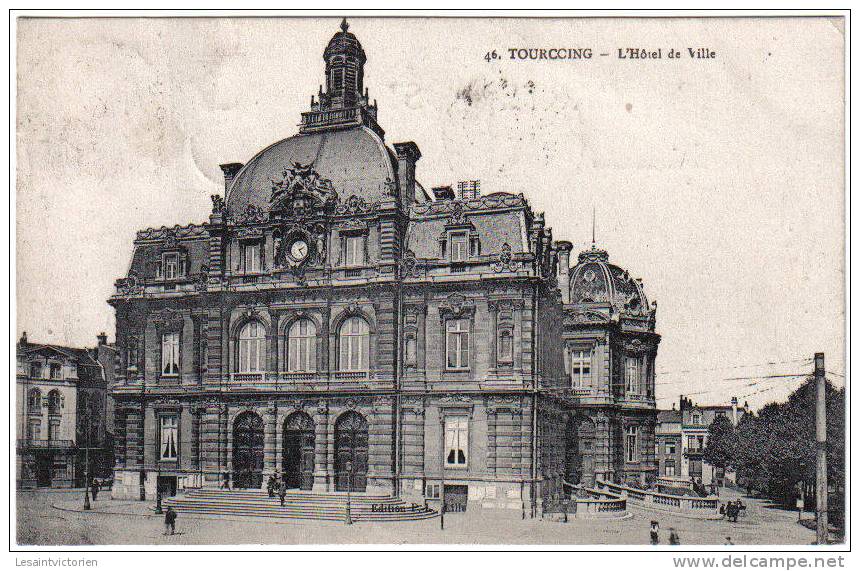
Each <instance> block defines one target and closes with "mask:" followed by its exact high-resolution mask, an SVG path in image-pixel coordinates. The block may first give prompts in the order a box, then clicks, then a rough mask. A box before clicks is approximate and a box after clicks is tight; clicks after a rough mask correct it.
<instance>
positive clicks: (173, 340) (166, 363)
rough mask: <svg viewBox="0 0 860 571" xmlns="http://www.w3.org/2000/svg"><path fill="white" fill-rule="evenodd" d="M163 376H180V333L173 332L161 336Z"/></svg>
mask: <svg viewBox="0 0 860 571" xmlns="http://www.w3.org/2000/svg"><path fill="white" fill-rule="evenodd" d="M161 374H162V375H178V374H179V332H178V331H173V332H171V333H165V334H163V335H162V336H161Z"/></svg>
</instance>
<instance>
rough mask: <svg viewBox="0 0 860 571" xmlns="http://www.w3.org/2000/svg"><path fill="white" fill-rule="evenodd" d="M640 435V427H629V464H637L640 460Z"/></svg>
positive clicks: (627, 452) (627, 447) (627, 453)
mask: <svg viewBox="0 0 860 571" xmlns="http://www.w3.org/2000/svg"><path fill="white" fill-rule="evenodd" d="M638 435H639V427H637V426H628V427H627V438H626V440H625V453H626V456H627V461H628V462H637V461H638V460H639V450H638V446H637V444H638V443H637V437H638Z"/></svg>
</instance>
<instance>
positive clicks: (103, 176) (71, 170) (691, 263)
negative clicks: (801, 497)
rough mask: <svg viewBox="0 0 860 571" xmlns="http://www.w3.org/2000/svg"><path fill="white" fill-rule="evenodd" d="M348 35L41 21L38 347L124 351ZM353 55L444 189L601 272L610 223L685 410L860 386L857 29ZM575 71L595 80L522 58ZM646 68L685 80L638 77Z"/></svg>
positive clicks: (463, 37)
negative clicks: (828, 385) (140, 233)
mask: <svg viewBox="0 0 860 571" xmlns="http://www.w3.org/2000/svg"><path fill="white" fill-rule="evenodd" d="M338 24H339V19H337V18H320V19H314V18H304V19H287V18H244V19H211V18H206V19H68V20H52V19H25V20H19V21H18V41H17V46H16V47H17V87H18V94H17V122H18V124H17V127H18V129H17V139H16V144H17V165H16V166H17V197H16V206H17V250H16V254H17V264H16V270H17V316H18V321H17V331H18V333H19V334H20V332H21V331H24V330H26V331H27V332H28V334H29V337H30V338H31V339H34V340H38V341H46V342H55V343H65V344H71V345H92V344H93V343H94V341H95V335H96V334H97V333H98V332H99V331H103V330H104V331H107V332H108V334H109V337H110V338H111V339H112V338H113V328H114V322H113V312H112V309H111V308H110V306H108V305H107V303H106V302H105V300H106V299H107V298H108V297H109V296H110V295H111V293H112V290H113V282H114V280H116V279H117V278H119V277H122V276H124V275H125V273H126V271H127V269H128V264H129V261H130V256H131V251H132V240H133V238H134V234H135V231H136V230H137V229H140V228H145V227H148V226H161V225H167V226H172V225H174V224H187V223H190V222H198V223H199V222H203V221H205V220H206V219H207V216H208V213H209V210H210V208H211V203H210V200H209V195H210V194H213V193H216V192H221V191H223V183H222V178H221V171H220V169H219V167H218V165H219V164H220V163H226V162H232V161H238V162H246V161H247V160H248V159H249V158H251V157H252V156H253V155H254V154H255V153H256V152H257V151H258V150H260V149H261V148H263V147H264V146H266V145H268V144H270V143H272V142H274V141H276V140H278V139H281V138H284V137H286V136H290V135H292V134H294V133H295V132H296V131H297V127H296V125H297V123H298V121H299V118H300V113H301V112H302V111H304V110H306V109H307V107H308V105H309V102H310V96H311V94H315V93H316V92H317V88H318V85H319V84H320V83H321V82H322V81H323V62H322V50H323V48H324V47H325V45H326V43H327V42H328V40H329V38H330V37H331V36H332V34H333V33H334V32H335V31H337V26H338ZM350 31H352V32H354V33H355V34H356V35H357V36H358V38H359V40H360V41H361V42H362V44H363V46H364V49H365V51H366V52H367V54H368V62H367V65H366V71H365V85H367V86H368V87H369V88H370V95H371V97H372V98H376V99H377V100H378V103H379V108H380V111H379V121H380V124H381V125H382V126H383V128H384V129H385V130H386V141H387V142H389V143H393V142H399V141H407V140H411V141H415V142H416V143H417V144H418V146H419V147H420V148H421V151H422V155H423V157H422V159H421V161H420V162H419V164H418V176H419V179H420V180H421V181H422V182H423V184H424V185H425V187H427V188H430V187H431V186H434V185H438V184H445V183H452V182H456V181H458V180H464V179H480V180H481V181H482V189H483V191H484V192H485V193H489V192H495V191H508V192H515V193H520V192H522V193H524V194H525V195H526V196H527V197H528V198H529V199H530V200H531V202H532V205H533V207H534V209H535V210H537V211H545V212H546V217H547V221H548V224H549V225H550V226H552V228H553V232H554V235H555V237H556V238H557V239H566V240H570V241H572V242H573V243H574V247H575V250H581V249H584V248H586V247H588V246H589V244H590V240H591V215H592V208H594V209H595V210H596V218H597V228H596V233H597V241H598V243H599V245H600V246H601V247H603V248H605V249H607V250H608V251H609V253H610V259H611V260H612V261H613V262H614V263H617V264H619V265H621V266H623V267H625V268H627V269H629V270H630V272H631V273H632V274H633V275H634V276H638V277H641V278H642V279H643V281H644V284H645V289H646V292H647V294H648V295H649V297H650V298H651V299H655V300H657V302H658V306H659V307H658V318H657V319H658V320H657V324H658V331H659V332H660V333H661V334H662V335H663V341H662V344H661V346H660V353H659V357H658V371H660V372H661V374H660V375H659V376H658V380H657V383H658V386H657V394H658V397H659V398H660V404H661V405H663V406H667V405H669V404H670V401H671V400H673V399H674V400H677V395H678V394H680V393H684V394H693V395H695V396H694V399H696V400H698V401H700V402H702V403H718V402H722V401H726V400H728V398H729V397H730V396H731V395H737V396H741V397H744V398H746V399H747V400H749V402H750V404H751V405H753V406H758V405H760V404H763V403H764V402H767V401H769V400H772V399H775V398H781V397H784V396H785V395H786V394H788V392H790V391H791V390H792V389H793V388H795V387H796V386H797V384H798V381H797V380H796V379H791V378H782V377H769V378H765V379H757V378H747V377H756V376H770V375H778V374H795V373H803V372H807V371H809V370H810V367H811V366H810V365H808V364H806V363H805V362H804V360H805V359H808V358H810V357H811V356H812V354H813V352H815V351H824V352H825V353H826V358H827V368H828V370H831V371H833V372H834V373H842V372H844V358H843V353H844V343H843V342H844V333H843V323H844V282H845V275H844V264H843V247H844V194H843V192H844V191H843V187H844V185H843V179H844V160H843V109H844V100H843V46H844V33H843V28H842V25H841V23H840V22H839V21H837V20H827V19H813V18H802V19H709V20H693V19H671V20H646V19H636V20H632V19H612V20H610V19H578V20H575V19H567V20H562V19H530V20H503V19H485V20H475V19H458V20H453V19H426V20H419V19H394V18H390V19H361V18H353V19H351V28H350ZM554 47H563V48H566V47H570V48H591V49H592V50H593V51H594V54H595V56H594V57H593V58H592V59H590V60H580V61H566V62H560V61H512V60H510V59H509V52H508V49H509V48H546V49H549V48H554ZM626 47H641V48H647V49H649V50H653V49H657V48H662V51H663V59H662V60H648V61H630V60H619V59H618V58H617V57H616V54H617V50H618V48H626ZM688 47H692V48H698V47H704V48H708V49H709V50H713V51H715V52H716V54H717V55H716V58H713V59H707V60H695V59H691V58H690V57H688V56H687V55H686V48H688ZM671 48H674V49H676V50H679V51H681V52H682V53H684V57H683V58H681V59H677V60H675V59H672V60H670V59H668V58H667V57H666V53H667V51H668V50H669V49H671ZM493 50H496V52H497V54H498V55H500V56H501V59H499V60H493V61H491V62H486V61H485V60H484V59H483V57H484V55H485V54H486V53H487V52H491V51H493ZM599 53H609V54H610V55H609V56H606V57H601V56H599V55H597V54H599ZM763 363H777V364H771V365H763V366H751V365H761V364H763ZM738 377H742V378H738ZM833 378H834V380H837V381H838V380H840V377H838V375H833Z"/></svg>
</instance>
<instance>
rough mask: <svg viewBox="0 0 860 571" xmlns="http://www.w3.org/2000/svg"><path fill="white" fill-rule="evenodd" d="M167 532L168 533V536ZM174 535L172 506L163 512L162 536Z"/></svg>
mask: <svg viewBox="0 0 860 571" xmlns="http://www.w3.org/2000/svg"><path fill="white" fill-rule="evenodd" d="M168 532H170V533H169V534H168ZM174 533H176V511H174V509H173V506H168V508H167V511H166V512H164V535H173V534H174Z"/></svg>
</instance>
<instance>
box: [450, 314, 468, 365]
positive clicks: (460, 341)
mask: <svg viewBox="0 0 860 571" xmlns="http://www.w3.org/2000/svg"><path fill="white" fill-rule="evenodd" d="M445 337H446V340H445V346H446V351H445V352H446V353H447V365H448V368H449V369H468V368H469V320H468V319H449V320H448V321H447V322H446V323H445Z"/></svg>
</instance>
